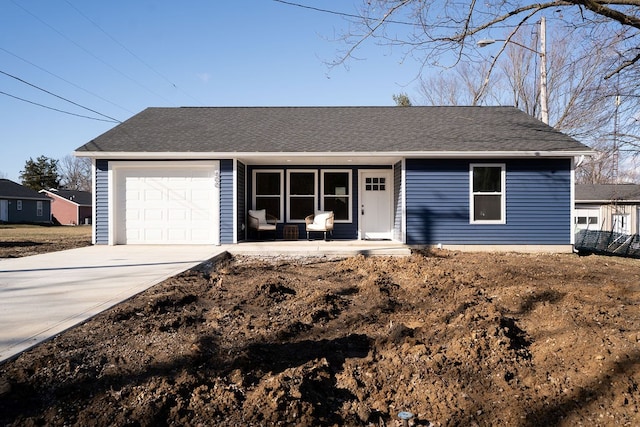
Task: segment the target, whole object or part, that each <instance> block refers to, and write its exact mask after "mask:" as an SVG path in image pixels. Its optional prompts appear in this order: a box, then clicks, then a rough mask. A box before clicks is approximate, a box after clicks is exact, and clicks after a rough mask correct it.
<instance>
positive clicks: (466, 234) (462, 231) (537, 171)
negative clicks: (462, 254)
mask: <svg viewBox="0 0 640 427" xmlns="http://www.w3.org/2000/svg"><path fill="white" fill-rule="evenodd" d="M470 163H504V164H505V165H506V224H470V221H469V165H470ZM406 168H407V171H406V194H407V203H406V209H407V213H406V216H407V243H408V244H417V245H420V244H437V243H442V244H469V245H473V244H479V245H492V244H497V245H500V244H502V245H509V244H515V245H517V244H522V245H544V244H548V245H563V244H570V242H571V161H570V160H569V159H532V160H499V159H495V160H486V161H475V160H474V161H469V160H426V159H425V160H417V159H412V160H407V162H406Z"/></svg>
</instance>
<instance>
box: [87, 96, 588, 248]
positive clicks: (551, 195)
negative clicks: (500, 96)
mask: <svg viewBox="0 0 640 427" xmlns="http://www.w3.org/2000/svg"><path fill="white" fill-rule="evenodd" d="M75 154H76V155H77V156H83V157H90V158H92V161H93V165H94V176H93V182H94V191H93V194H94V210H95V218H94V243H96V244H111V245H113V244H154V243H155V244H189V243H192V244H231V243H238V242H241V241H243V240H245V239H246V238H247V235H246V232H247V230H246V225H247V211H248V210H249V209H266V211H267V213H268V214H270V215H274V216H276V217H277V218H278V237H279V238H280V237H282V230H283V226H284V225H285V224H286V225H297V226H298V227H299V230H300V233H299V235H300V236H304V235H305V233H304V218H305V217H306V216H307V215H309V214H311V213H314V211H318V210H320V211H329V210H331V211H334V213H335V222H334V230H333V238H334V239H391V240H394V241H398V242H403V243H406V244H409V245H412V246H421V247H422V246H432V245H433V246H441V247H444V248H452V249H454V248H466V249H476V248H477V249H480V248H483V249H484V248H492V249H499V248H500V249H509V250H538V249H540V250H553V251H570V250H571V249H572V244H573V239H574V233H573V232H572V210H573V187H574V166H575V162H576V160H577V159H578V158H579V157H580V156H583V155H590V154H592V150H590V149H589V148H588V147H586V146H585V145H583V144H581V143H579V142H578V141H576V140H574V139H572V138H570V137H568V136H566V135H564V134H562V133H560V132H558V131H556V130H554V129H553V128H551V127H549V126H547V125H545V124H544V123H542V122H540V121H538V120H536V119H534V118H532V117H531V116H529V115H527V114H525V113H523V112H522V111H520V110H518V109H516V108H513V107H406V108H400V107H247V108H242V107H238V108H233V107H219V108H149V109H146V110H144V111H142V112H141V113H139V114H137V115H135V116H133V117H132V118H130V119H129V120H127V121H125V122H124V123H122V124H119V125H118V126H116V127H114V128H113V129H111V130H109V131H107V132H106V133H104V134H103V135H101V136H99V137H97V138H95V139H94V140H92V141H90V142H88V143H87V144H85V145H83V146H81V147H79V148H78V149H77V151H76V152H75Z"/></svg>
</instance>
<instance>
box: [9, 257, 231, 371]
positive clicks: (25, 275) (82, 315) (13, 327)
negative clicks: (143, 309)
mask: <svg viewBox="0 0 640 427" xmlns="http://www.w3.org/2000/svg"><path fill="white" fill-rule="evenodd" d="M224 251H225V249H224V248H223V247H220V246H209V245H202V246H126V245H123V246H102V245H100V246H90V247H85V248H79V249H71V250H67V251H61V252H53V253H49V254H42V255H35V256H30V257H24V258H9V259H0V362H1V361H3V360H6V359H8V358H11V357H13V356H15V355H17V354H18V353H20V352H22V351H24V350H26V349H28V348H29V347H32V346H34V345H36V344H38V343H40V342H42V341H43V340H46V339H48V338H50V337H52V336H54V335H56V334H58V333H60V332H62V331H64V330H65V329H68V328H70V327H72V326H74V325H76V324H78V323H80V322H83V321H84V320H86V319H88V318H90V317H91V316H94V315H96V314H98V313H100V312H101V311H104V310H106V309H107V308H109V307H111V306H113V305H116V304H117V303H119V302H121V301H123V300H125V299H127V298H129V297H131V296H133V295H135V294H137V293H140V292H142V291H144V290H145V289H147V288H149V287H151V286H153V285H155V284H157V283H159V282H161V281H163V280H165V279H166V278H168V277H171V276H175V275H176V274H179V273H181V272H183V271H185V270H187V269H189V268H192V267H194V266H196V265H198V264H200V263H202V262H204V261H206V260H208V259H211V258H213V257H215V256H217V255H219V254H221V253H223V252H224Z"/></svg>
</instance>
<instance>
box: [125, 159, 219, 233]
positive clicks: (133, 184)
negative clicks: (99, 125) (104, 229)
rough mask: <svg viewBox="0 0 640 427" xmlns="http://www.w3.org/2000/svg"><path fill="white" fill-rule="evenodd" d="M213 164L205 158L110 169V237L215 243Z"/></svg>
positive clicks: (216, 195) (216, 205) (216, 204)
mask: <svg viewBox="0 0 640 427" xmlns="http://www.w3.org/2000/svg"><path fill="white" fill-rule="evenodd" d="M217 170H218V167H217V166H212V165H211V164H209V165H206V166H194V165H190V166H189V167H184V166H182V167H175V166H172V167H157V165H154V166H153V167H136V168H128V167H127V168H118V169H116V182H117V190H116V192H117V194H118V202H117V210H118V214H117V215H116V222H117V227H116V228H117V230H118V231H117V232H116V243H117V244H217V243H219V231H218V223H219V197H220V196H219V191H218V189H217V188H216V174H217Z"/></svg>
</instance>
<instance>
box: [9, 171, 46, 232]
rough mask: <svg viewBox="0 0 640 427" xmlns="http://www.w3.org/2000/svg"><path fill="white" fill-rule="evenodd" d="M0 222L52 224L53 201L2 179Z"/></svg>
mask: <svg viewBox="0 0 640 427" xmlns="http://www.w3.org/2000/svg"><path fill="white" fill-rule="evenodd" d="M0 222H4V223H13V224H18V223H38V222H43V223H50V222H51V199H49V198H48V197H47V196H45V195H43V194H40V193H38V192H37V191H35V190H32V189H30V188H27V187H25V186H23V185H20V184H18V183H16V182H13V181H10V180H8V179H0Z"/></svg>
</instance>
